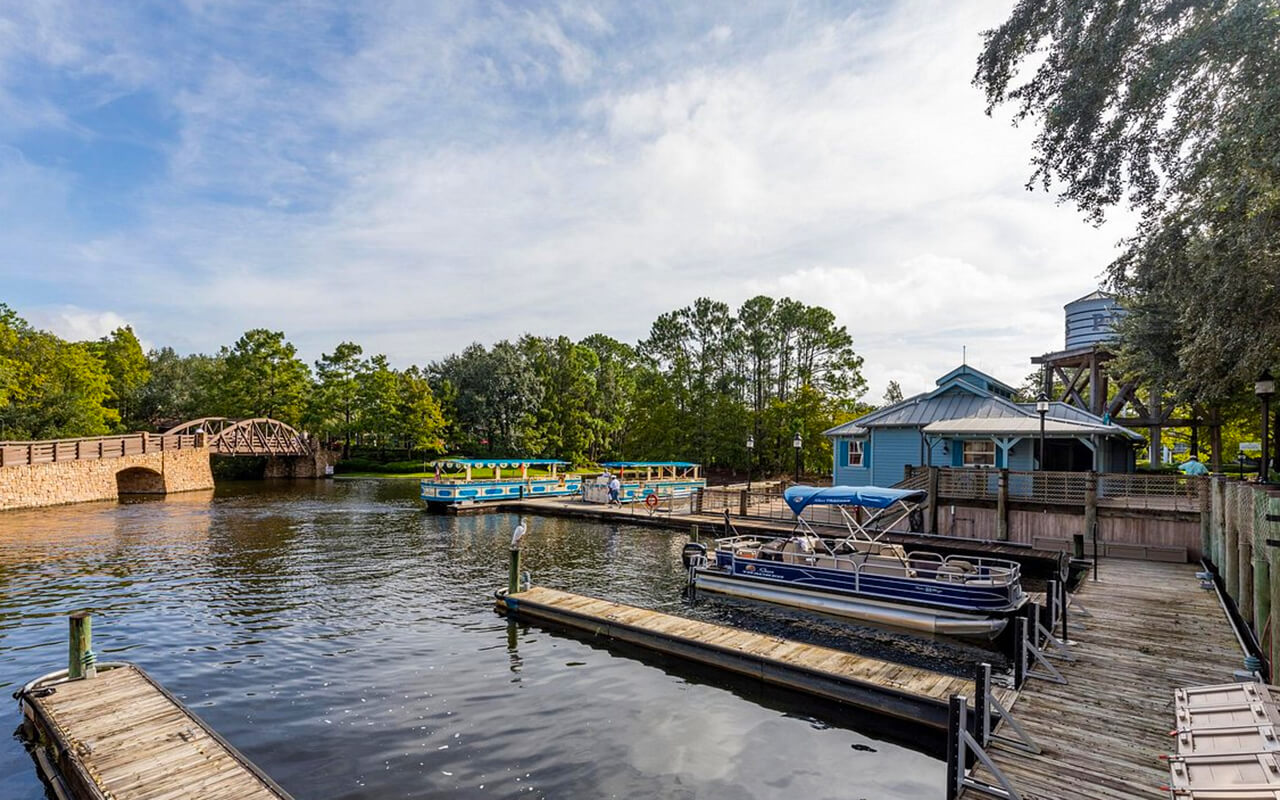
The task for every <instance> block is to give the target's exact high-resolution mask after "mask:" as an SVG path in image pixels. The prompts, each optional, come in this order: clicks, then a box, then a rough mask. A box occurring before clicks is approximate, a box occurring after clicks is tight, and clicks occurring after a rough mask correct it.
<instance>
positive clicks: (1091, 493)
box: [1082, 470, 1098, 536]
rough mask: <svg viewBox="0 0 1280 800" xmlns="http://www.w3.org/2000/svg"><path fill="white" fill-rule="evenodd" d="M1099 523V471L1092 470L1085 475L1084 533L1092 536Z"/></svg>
mask: <svg viewBox="0 0 1280 800" xmlns="http://www.w3.org/2000/svg"><path fill="white" fill-rule="evenodd" d="M1097 525H1098V473H1096V472H1094V471H1092V470H1090V471H1089V472H1087V473H1085V476H1084V530H1083V531H1082V533H1084V535H1085V536H1092V535H1093V530H1094V528H1096V527H1097Z"/></svg>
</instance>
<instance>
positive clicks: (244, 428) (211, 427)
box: [164, 417, 314, 456]
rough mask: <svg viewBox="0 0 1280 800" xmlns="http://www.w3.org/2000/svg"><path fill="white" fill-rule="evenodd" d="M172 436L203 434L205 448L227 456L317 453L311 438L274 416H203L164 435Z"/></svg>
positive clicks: (303, 454) (171, 429) (306, 454)
mask: <svg viewBox="0 0 1280 800" xmlns="http://www.w3.org/2000/svg"><path fill="white" fill-rule="evenodd" d="M172 434H180V435H190V434H203V435H204V437H205V446H206V447H208V448H209V450H210V451H211V452H213V453H216V454H218V455H224V456H308V455H311V454H312V453H313V452H314V447H313V444H312V442H311V440H310V439H309V438H308V437H307V436H305V435H304V434H302V433H300V432H298V430H297V429H295V428H294V427H293V426H291V425H286V424H285V423H283V422H281V421H280V420H276V419H271V418H270V417H254V418H253V419H231V418H230V417H201V418H200V419H193V420H191V421H190V422H184V423H182V424H181V425H179V426H177V427H175V428H170V429H169V430H167V431H165V434H164V435H165V436H169V435H172Z"/></svg>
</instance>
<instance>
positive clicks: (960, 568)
mask: <svg viewBox="0 0 1280 800" xmlns="http://www.w3.org/2000/svg"><path fill="white" fill-rule="evenodd" d="M925 496H926V493H925V492H923V491H916V490H905V489H882V488H879V487H876V486H831V487H825V488H818V487H812V486H793V487H791V488H790V489H787V490H786V492H785V493H784V495H783V499H784V500H785V501H786V503H787V505H788V506H789V507H790V508H791V511H792V512H793V513H794V514H795V515H796V529H795V531H793V533H792V535H791V536H788V537H783V538H777V539H769V538H766V537H760V536H752V535H736V534H737V532H736V531H731V532H732V533H734V534H735V535H732V536H727V537H725V538H721V539H717V540H716V542H715V551H714V553H712V554H710V555H708V554H707V551H706V547H705V546H703V545H700V544H696V543H690V544H689V545H686V547H685V553H684V561H685V566H686V567H688V568H689V569H690V572H691V578H692V580H693V583H694V585H695V586H696V587H697V588H698V589H702V590H706V591H710V592H719V593H722V594H728V595H735V596H738V597H746V598H751V599H755V600H764V601H767V602H773V603H778V604H781V605H787V606H794V607H798V608H805V609H809V610H812V611H820V612H825V613H829V614H836V615H840V616H845V617H851V618H854V619H861V620H867V621H869V622H875V623H880V624H885V625H891V626H895V627H899V628H907V629H911V630H918V631H926V632H931V633H942V634H950V635H954V636H977V637H994V636H996V635H997V634H998V633H999V632H1000V631H1001V630H1003V628H1004V627H1005V625H1006V623H1007V622H1008V618H1009V617H1010V616H1011V615H1012V614H1014V613H1015V612H1017V611H1018V610H1019V609H1020V608H1021V607H1022V606H1023V605H1024V604H1025V603H1026V601H1027V598H1026V595H1025V594H1024V593H1023V591H1022V584H1021V571H1020V570H1021V568H1020V566H1019V565H1018V564H1017V563H1016V562H1013V561H1006V560H1003V559H994V558H976V557H969V556H954V555H952V556H946V557H944V556H942V555H940V554H938V553H933V552H928V551H919V550H917V551H911V552H907V551H906V550H905V549H903V547H902V545H900V544H894V543H890V542H887V541H884V540H883V536H884V533H883V531H885V530H888V529H890V528H892V527H893V526H894V525H895V524H897V523H900V522H901V521H902V520H904V519H906V518H908V516H909V515H910V514H911V512H912V511H914V510H915V508H916V506H918V505H919V504H920V502H921V501H923V500H924V498H925ZM810 506H828V507H832V508H835V509H836V510H837V511H838V512H839V514H840V516H841V518H842V519H843V520H844V523H845V528H846V530H847V535H844V536H839V535H836V536H832V535H825V536H820V535H819V534H818V533H816V532H815V531H814V530H813V528H812V527H811V526H810V524H809V521H808V520H807V519H805V517H804V511H805V509H807V508H809V507H810ZM850 508H861V509H867V510H868V511H869V512H870V516H869V517H867V518H863V517H862V514H861V513H858V514H857V515H856V516H855V515H851V514H850V513H849V509H850Z"/></svg>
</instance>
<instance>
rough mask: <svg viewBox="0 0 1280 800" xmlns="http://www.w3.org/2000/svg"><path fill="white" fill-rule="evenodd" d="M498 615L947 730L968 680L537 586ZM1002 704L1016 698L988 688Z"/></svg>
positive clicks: (508, 600)
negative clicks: (951, 707) (950, 711)
mask: <svg viewBox="0 0 1280 800" xmlns="http://www.w3.org/2000/svg"><path fill="white" fill-rule="evenodd" d="M498 609H499V610H500V611H504V612H506V611H510V612H513V613H515V614H517V615H518V616H520V617H522V618H528V619H534V620H538V621H541V622H549V623H552V624H554V625H557V626H560V627H566V628H571V629H574V630H576V631H579V632H582V633H588V634H591V635H596V636H605V637H608V638H611V639H618V640H621V641H625V642H629V643H631V644H635V645H638V646H641V647H644V648H646V649H650V650H656V651H659V652H662V653H666V654H668V655H674V656H678V657H680V658H685V659H689V660H692V661H698V662H701V663H704V664H710V665H712V666H715V667H719V668H722V669H727V670H730V671H732V672H737V673H739V674H742V675H747V676H749V677H752V678H758V679H760V680H762V681H764V682H766V683H770V684H774V685H778V686H785V687H787V688H789V689H793V690H796V691H800V692H804V693H807V694H813V695H818V696H820V697H823V698H827V699H832V700H838V701H840V702H844V703H848V704H850V705H854V706H857V707H859V708H864V709H869V710H872V711H876V712H878V713H881V714H887V715H889V716H895V717H900V718H903V719H909V720H911V721H913V722H916V723H923V724H925V725H929V726H932V727H935V728H945V727H946V723H947V704H948V701H949V699H950V697H951V695H953V694H964V695H968V696H970V697H972V696H973V693H974V683H973V681H972V680H966V679H964V678H957V677H954V676H952V675H944V674H942V673H939V672H932V671H930V670H926V669H920V668H918V667H909V666H904V665H902V664H895V663H893V662H891V661H880V660H878V659H874V658H867V657H865V656H859V655H854V654H852V653H845V652H842V651H840V650H834V649H831V648H827V647H818V646H815V645H809V644H804V643H801V642H795V641H790V640H787V639H780V638H778V637H775V636H765V635H763V634H759V633H753V632H751V631H743V630H739V629H737V628H729V627H725V626H721V625H712V624H710V623H707V622H700V621H698V620H692V619H687V618H685V617H677V616H673V615H670V614H663V613H660V612H657V611H651V610H649V609H645V608H637V607H635V606H627V605H622V604H620V603H613V602H610V601H608V600H600V599H598V598H594V597H585V596H583V595H577V594H571V593H569V592H562V591H559V590H556V589H547V588H544V587H541V586H535V587H532V588H530V589H527V590H526V591H523V592H520V593H518V594H514V595H508V596H506V597H504V598H502V599H500V600H499V601H498ZM993 692H994V693H995V694H996V695H997V697H999V698H1000V700H1001V702H1002V703H1005V704H1006V705H1007V704H1008V703H1009V702H1011V701H1012V699H1013V691H1012V690H1007V689H993Z"/></svg>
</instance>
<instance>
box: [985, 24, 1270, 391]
mask: <svg viewBox="0 0 1280 800" xmlns="http://www.w3.org/2000/svg"><path fill="white" fill-rule="evenodd" d="M1027 62H1033V63H1035V62H1038V64H1039V65H1038V66H1037V67H1035V68H1034V70H1032V71H1031V74H1030V76H1029V77H1025V78H1024V77H1023V76H1020V75H1019V69H1020V68H1021V67H1023V66H1024V65H1025V64H1026V63H1027ZM974 80H975V83H976V84H977V85H978V86H979V87H981V88H982V89H983V90H984V91H985V92H986V97H987V102H988V112H990V111H991V110H993V109H994V107H996V106H998V105H1000V104H1003V103H1012V104H1013V105H1014V106H1015V108H1016V111H1015V118H1016V119H1017V120H1025V119H1033V120H1035V122H1036V123H1037V124H1038V126H1039V134H1038V136H1037V138H1036V140H1035V155H1034V157H1033V162H1032V163H1033V166H1034V171H1033V173H1032V176H1031V182H1032V183H1039V184H1040V185H1042V186H1044V187H1045V188H1048V187H1049V186H1050V185H1053V184H1061V185H1062V187H1063V189H1062V197H1063V199H1066V200H1069V201H1071V202H1074V203H1075V204H1076V205H1077V206H1078V207H1079V208H1080V209H1082V210H1083V211H1084V212H1085V214H1086V215H1087V216H1088V218H1089V219H1091V220H1093V221H1099V220H1101V219H1102V218H1103V217H1104V216H1105V214H1106V212H1107V211H1108V210H1109V209H1111V208H1112V207H1114V206H1117V205H1119V204H1121V203H1126V202H1127V204H1128V205H1129V206H1130V207H1132V208H1133V209H1134V210H1135V211H1137V212H1138V214H1139V216H1140V217H1141V220H1142V221H1141V222H1140V223H1139V226H1138V228H1137V230H1136V232H1135V233H1134V235H1133V236H1132V237H1131V238H1129V239H1128V240H1127V241H1126V242H1125V244H1124V250H1123V252H1122V254H1121V255H1120V257H1119V258H1117V259H1116V261H1115V262H1113V263H1112V264H1111V266H1110V268H1109V279H1110V282H1111V284H1112V286H1113V287H1114V288H1115V289H1116V290H1117V291H1119V292H1120V293H1121V295H1122V299H1123V300H1124V302H1125V305H1126V306H1127V307H1128V309H1129V315H1128V317H1127V318H1126V320H1125V322H1124V323H1123V325H1122V326H1121V335H1122V350H1123V353H1122V356H1123V358H1122V362H1121V363H1122V365H1123V366H1125V367H1127V368H1128V369H1129V370H1131V371H1134V372H1136V373H1143V374H1146V375H1147V376H1150V377H1152V378H1158V379H1163V380H1165V381H1167V383H1164V384H1163V385H1164V386H1165V387H1166V388H1168V389H1170V390H1172V391H1173V392H1174V394H1175V397H1176V398H1177V399H1178V400H1181V401H1183V402H1186V401H1203V402H1209V403H1221V402H1224V401H1225V400H1226V399H1227V398H1228V396H1229V395H1230V394H1231V393H1232V391H1233V389H1234V387H1235V386H1239V385H1240V384H1241V383H1245V382H1248V381H1250V380H1252V378H1253V377H1254V376H1255V375H1256V374H1257V373H1258V372H1259V371H1260V370H1261V369H1262V368H1263V367H1266V366H1273V367H1274V366H1276V365H1277V364H1280V315H1277V314H1275V313H1274V310H1275V308H1277V307H1278V306H1280V160H1277V159H1276V157H1275V154H1276V153H1277V152H1280V114H1278V113H1277V112H1276V109H1277V108H1280V11H1278V10H1277V7H1276V4H1275V3H1274V2H1267V1H1266V0H1236V2H1222V0H1130V1H1129V2H1124V3H1116V2H1112V1H1111V0H1077V2H1070V3H1044V2H1040V0H1021V1H1020V2H1019V3H1018V5H1017V6H1016V7H1015V8H1014V10H1013V13H1012V14H1011V16H1010V17H1009V19H1008V20H1007V21H1006V22H1005V23H1004V24H1003V25H1001V26H1000V27H998V28H996V29H994V30H992V31H988V32H987V33H986V43H985V48H984V51H983V53H982V55H981V56H980V58H979V60H978V70H977V74H976V76H975V79H974Z"/></svg>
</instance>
